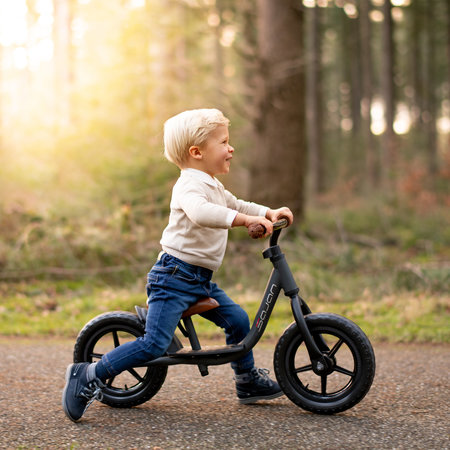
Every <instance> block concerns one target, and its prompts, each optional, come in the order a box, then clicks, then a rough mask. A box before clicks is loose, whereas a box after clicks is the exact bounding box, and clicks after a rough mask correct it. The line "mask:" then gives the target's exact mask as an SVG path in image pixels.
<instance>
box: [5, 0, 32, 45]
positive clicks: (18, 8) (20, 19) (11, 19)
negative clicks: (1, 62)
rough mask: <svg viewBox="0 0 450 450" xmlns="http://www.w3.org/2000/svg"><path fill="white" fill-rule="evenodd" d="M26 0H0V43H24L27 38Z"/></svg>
mask: <svg viewBox="0 0 450 450" xmlns="http://www.w3.org/2000/svg"><path fill="white" fill-rule="evenodd" d="M27 11H28V8H27V4H26V0H15V1H14V2H12V1H11V0H0V44H1V45H3V46H5V47H7V46H10V45H17V44H24V43H25V42H26V40H27V36H28V31H27V20H26V13H27Z"/></svg>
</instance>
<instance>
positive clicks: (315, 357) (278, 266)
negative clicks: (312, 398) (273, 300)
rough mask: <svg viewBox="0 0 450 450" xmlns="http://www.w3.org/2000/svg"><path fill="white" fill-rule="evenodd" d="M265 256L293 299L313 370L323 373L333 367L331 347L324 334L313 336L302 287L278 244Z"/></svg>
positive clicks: (295, 314)
mask: <svg viewBox="0 0 450 450" xmlns="http://www.w3.org/2000/svg"><path fill="white" fill-rule="evenodd" d="M263 256H264V258H270V260H271V261H272V264H273V266H274V268H275V270H276V271H277V273H278V276H279V279H280V283H281V286H282V288H283V290H284V293H285V294H286V295H287V296H288V297H290V299H291V309H292V313H293V315H294V318H295V322H296V324H297V326H298V329H299V331H300V334H301V335H302V336H303V339H304V341H305V345H306V349H307V351H308V355H309V358H310V360H311V365H312V368H313V371H314V372H315V373H316V374H318V375H323V374H325V373H327V371H328V370H329V369H330V368H331V367H332V360H331V358H329V357H328V356H327V355H326V352H327V351H329V348H328V346H327V344H326V343H325V341H324V340H323V338H322V336H320V335H319V336H316V337H315V338H313V336H312V335H311V333H310V331H309V329H308V326H307V324H306V320H305V315H306V314H309V313H310V312H311V310H310V309H309V307H308V305H307V304H306V303H305V301H304V300H303V299H301V297H300V296H299V295H298V294H299V291H300V289H299V288H298V286H297V283H296V282H295V280H294V277H293V275H292V272H291V269H290V268H289V265H288V263H287V261H286V258H285V256H284V254H283V253H281V249H280V247H279V246H278V245H275V246H273V247H269V248H268V249H266V250H265V251H264V252H263Z"/></svg>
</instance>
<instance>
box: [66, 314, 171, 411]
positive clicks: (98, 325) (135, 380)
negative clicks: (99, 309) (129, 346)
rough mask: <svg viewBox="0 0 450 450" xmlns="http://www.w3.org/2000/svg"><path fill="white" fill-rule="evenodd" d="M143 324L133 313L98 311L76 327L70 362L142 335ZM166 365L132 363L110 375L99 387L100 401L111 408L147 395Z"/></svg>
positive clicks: (91, 357) (137, 402)
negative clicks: (135, 365)
mask: <svg viewBox="0 0 450 450" xmlns="http://www.w3.org/2000/svg"><path fill="white" fill-rule="evenodd" d="M143 334H144V325H143V324H142V322H141V321H140V320H139V319H138V317H137V316H136V315H134V314H131V313H128V312H112V313H105V314H101V315H99V316H97V317H95V318H94V319H92V320H91V321H90V322H88V323H87V324H86V325H85V326H84V328H83V329H82V330H81V331H80V333H79V335H78V337H77V340H76V343H75V348H74V354H73V359H74V362H95V361H98V360H99V359H101V357H102V356H103V355H104V354H105V353H107V352H109V351H111V350H112V349H113V348H115V347H118V346H119V345H122V344H124V343H125V342H128V341H130V340H135V339H136V338H137V337H140V336H143ZM166 375H167V367H159V366H158V367H157V366H154V367H135V368H132V369H129V370H127V371H125V372H123V373H121V374H119V375H117V376H116V377H113V378H110V379H109V380H107V382H106V387H105V388H104V389H103V391H102V392H103V399H102V403H105V404H106V405H109V406H113V407H115V408H129V407H132V406H137V405H140V404H142V403H144V402H146V401H148V400H149V399H151V398H152V397H153V396H154V395H155V394H156V393H157V392H158V391H159V389H160V388H161V386H162V385H163V383H164V380H165V379H166Z"/></svg>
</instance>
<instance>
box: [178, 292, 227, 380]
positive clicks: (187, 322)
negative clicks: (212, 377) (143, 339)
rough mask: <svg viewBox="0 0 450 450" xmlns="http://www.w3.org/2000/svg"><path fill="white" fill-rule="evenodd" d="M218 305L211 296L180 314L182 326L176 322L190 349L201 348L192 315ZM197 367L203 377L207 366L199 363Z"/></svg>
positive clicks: (206, 371) (206, 373) (206, 372)
mask: <svg viewBox="0 0 450 450" xmlns="http://www.w3.org/2000/svg"><path fill="white" fill-rule="evenodd" d="M218 306H219V302H218V301H217V300H215V299H213V298H211V297H208V298H203V299H201V300H199V301H198V302H196V303H194V304H193V305H192V306H191V307H190V308H188V309H187V310H186V311H185V312H184V313H183V315H182V316H181V321H183V325H184V327H183V326H182V325H181V321H180V323H179V324H178V328H180V330H181V332H182V333H183V334H184V335H185V336H186V337H187V338H188V339H189V343H190V344H191V348H192V350H201V348H202V347H201V345H200V341H199V339H198V336H197V332H196V331H195V327H194V323H193V322H192V316H193V315H195V314H201V313H203V312H206V311H209V310H211V309H214V308H217V307H218ZM183 328H184V329H183ZM198 369H199V371H200V373H201V375H202V376H203V377H204V376H206V375H208V373H209V372H208V367H207V366H205V365H204V364H199V365H198Z"/></svg>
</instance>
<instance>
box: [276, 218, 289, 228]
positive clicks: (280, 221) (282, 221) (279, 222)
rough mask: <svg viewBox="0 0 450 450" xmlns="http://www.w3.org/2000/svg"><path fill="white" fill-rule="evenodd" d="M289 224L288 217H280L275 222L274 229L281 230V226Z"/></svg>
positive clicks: (284, 226)
mask: <svg viewBox="0 0 450 450" xmlns="http://www.w3.org/2000/svg"><path fill="white" fill-rule="evenodd" d="M288 225H289V222H288V220H287V219H280V220H279V221H278V222H275V223H274V224H273V231H276V230H281V228H286V227H287V226H288Z"/></svg>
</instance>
